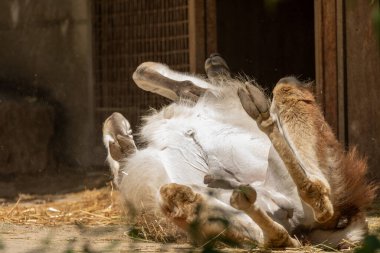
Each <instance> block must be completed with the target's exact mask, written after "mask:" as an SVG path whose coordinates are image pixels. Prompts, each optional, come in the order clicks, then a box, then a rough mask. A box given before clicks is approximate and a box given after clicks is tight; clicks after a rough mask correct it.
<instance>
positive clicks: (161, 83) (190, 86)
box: [133, 62, 209, 102]
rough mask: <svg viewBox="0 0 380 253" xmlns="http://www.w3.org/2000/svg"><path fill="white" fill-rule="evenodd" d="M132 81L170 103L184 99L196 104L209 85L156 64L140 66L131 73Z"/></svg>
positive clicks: (150, 63) (145, 63) (149, 63)
mask: <svg viewBox="0 0 380 253" xmlns="http://www.w3.org/2000/svg"><path fill="white" fill-rule="evenodd" d="M133 80H134V81H135V83H136V84H137V86H139V87H140V88H141V89H143V90H146V91H150V92H153V93H156V94H159V95H161V96H163V97H166V98H168V99H170V100H172V101H177V100H179V99H180V98H185V99H190V100H192V101H194V102H196V101H197V100H198V98H199V97H200V96H201V95H202V94H204V93H205V92H206V90H207V87H208V85H209V84H208V83H207V82H206V81H203V80H202V79H200V78H197V77H195V76H191V75H185V74H182V73H179V72H176V71H173V70H171V69H170V68H169V67H168V66H166V65H164V64H161V63H156V62H144V63H142V64H140V65H139V66H138V67H137V69H136V71H135V72H134V73H133Z"/></svg>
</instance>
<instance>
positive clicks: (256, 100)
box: [238, 85, 334, 223]
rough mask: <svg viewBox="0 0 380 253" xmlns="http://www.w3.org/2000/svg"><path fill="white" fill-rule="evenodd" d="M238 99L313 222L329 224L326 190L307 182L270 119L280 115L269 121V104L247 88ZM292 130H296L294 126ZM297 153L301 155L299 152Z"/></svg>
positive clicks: (315, 181)
mask: <svg viewBox="0 0 380 253" xmlns="http://www.w3.org/2000/svg"><path fill="white" fill-rule="evenodd" d="M238 95H239V97H240V101H241V103H242V105H243V107H244V109H245V110H246V112H247V113H248V114H249V115H250V116H251V117H252V118H253V119H255V120H256V122H257V125H258V126H259V128H260V129H261V130H262V131H263V132H265V133H266V134H267V135H268V137H269V138H270V140H271V141H272V144H273V146H274V147H275V149H276V150H277V152H278V153H279V155H280V157H281V159H282V160H283V161H284V163H285V165H286V167H287V169H288V171H289V174H290V175H291V177H292V178H293V180H294V182H295V184H296V186H297V189H298V192H299V195H300V197H301V199H302V200H303V201H305V202H306V203H307V204H308V205H310V206H311V207H312V208H313V211H314V216H315V219H316V221H318V222H320V223H324V222H326V221H328V220H329V219H330V218H331V217H332V216H333V213H334V211H333V206H332V203H331V200H330V192H329V187H328V186H326V185H325V184H324V183H323V182H322V181H320V180H318V179H313V180H311V179H309V177H308V175H307V173H306V171H305V170H304V169H303V168H302V167H301V165H300V163H299V161H298V160H297V158H296V156H295V154H294V152H293V151H292V150H291V148H290V146H289V144H288V143H287V141H286V140H285V138H284V136H283V135H282V134H281V133H280V130H279V128H278V125H277V124H275V122H274V120H273V118H272V117H273V116H277V117H279V115H272V117H271V115H270V112H269V101H268V99H267V98H266V96H265V95H264V94H263V92H261V91H260V90H259V89H258V88H256V87H255V86H252V85H246V87H245V88H241V89H239V91H238ZM293 127H298V126H297V124H294V126H293ZM300 131H302V129H301V130H300ZM299 152H302V150H300V151H299Z"/></svg>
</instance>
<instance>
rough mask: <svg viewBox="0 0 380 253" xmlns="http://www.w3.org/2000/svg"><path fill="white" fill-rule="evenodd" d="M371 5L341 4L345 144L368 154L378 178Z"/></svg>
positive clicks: (377, 65)
mask: <svg viewBox="0 0 380 253" xmlns="http://www.w3.org/2000/svg"><path fill="white" fill-rule="evenodd" d="M373 4H376V1H372V3H371V2H370V1H360V4H359V2H352V3H351V2H350V4H347V5H346V6H345V10H346V27H345V32H346V45H347V50H346V54H347V111H348V115H347V117H348V118H347V122H348V141H349V144H351V145H357V146H358V148H359V150H360V151H361V152H362V153H364V154H366V155H367V156H368V162H369V167H370V171H371V172H372V174H373V175H374V176H376V177H377V178H378V179H380V170H378V166H379V164H380V156H379V154H380V110H379V98H380V86H379V80H380V49H379V48H378V42H377V41H376V36H375V31H374V27H373V23H372V19H371V13H372V10H373V8H376V7H375V6H374V5H373ZM377 8H378V7H377Z"/></svg>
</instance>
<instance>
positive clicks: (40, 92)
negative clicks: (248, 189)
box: [0, 0, 380, 223]
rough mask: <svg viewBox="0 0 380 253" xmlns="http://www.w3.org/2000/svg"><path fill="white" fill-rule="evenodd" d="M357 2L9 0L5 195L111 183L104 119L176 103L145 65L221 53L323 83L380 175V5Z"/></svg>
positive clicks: (187, 62) (248, 68) (236, 68)
mask: <svg viewBox="0 0 380 253" xmlns="http://www.w3.org/2000/svg"><path fill="white" fill-rule="evenodd" d="M356 2H359V1H344V0H333V1H328V0H315V1H304V0H278V1H270V0H262V1H250V0H239V1H229V0H153V1H151V0H62V1H54V0H33V1H29V0H2V1H0V199H1V203H6V202H7V201H12V200H13V201H14V200H16V201H17V200H18V199H19V196H20V194H32V195H33V194H65V193H73V192H78V191H82V190H85V189H95V188H101V187H104V186H105V185H107V184H108V183H109V181H110V172H109V170H108V167H107V164H106V163H105V159H106V150H105V148H104V146H103V143H102V139H101V135H102V134H101V129H102V122H103V121H104V120H105V119H106V118H107V117H108V116H109V115H110V114H111V113H112V112H115V111H117V112H120V113H122V114H123V115H124V116H125V117H126V118H127V119H128V120H129V121H130V122H131V125H132V129H133V130H134V132H137V131H138V129H139V126H140V124H141V117H142V116H143V115H145V114H146V113H147V112H148V110H149V109H150V108H157V109H159V108H161V107H162V106H164V105H166V104H168V103H170V101H168V100H167V99H165V98H162V97H159V96H158V95H155V94H152V93H147V92H144V91H142V90H140V89H139V88H138V87H137V86H136V85H135V84H134V83H133V80H132V73H133V72H134V70H135V69H136V67H137V66H138V65H139V64H140V63H142V62H144V61H157V62H163V63H166V64H167V65H169V66H170V67H171V68H173V69H175V70H178V71H183V72H190V73H196V74H204V70H203V63H204V60H205V59H206V58H207V56H208V55H209V54H211V53H214V52H218V53H220V54H221V55H222V56H223V57H224V58H225V59H226V60H227V62H228V64H229V66H230V68H231V71H232V72H233V73H235V74H236V75H247V76H249V77H252V78H254V79H255V80H256V81H257V82H258V83H259V84H260V85H261V86H263V87H264V88H265V89H266V90H267V91H268V93H270V91H271V90H272V89H273V87H274V85H275V84H276V82H277V81H278V80H279V79H280V78H282V77H284V76H290V75H291V76H296V77H297V78H299V79H301V80H303V81H305V82H314V87H315V91H316V96H317V98H318V101H319V103H320V105H321V106H322V108H323V110H324V113H325V116H326V118H327V120H328V121H329V123H330V125H331V126H332V128H333V130H334V131H335V133H336V134H337V136H338V138H339V140H340V141H341V142H342V144H343V145H344V146H345V147H348V146H349V145H356V146H357V147H358V149H359V150H360V151H361V152H362V153H363V154H365V155H366V156H367V157H368V162H369V173H370V174H369V175H370V177H371V179H373V180H379V179H380V170H379V169H378V168H377V166H378V164H379V163H380V144H379V141H380V112H379V110H377V108H378V105H379V104H378V97H379V96H380V94H379V92H380V88H379V85H378V83H379V81H378V80H379V79H380V76H379V75H380V71H379V66H380V52H379V50H380V47H379V43H378V41H377V40H376V29H375V28H374V26H373V23H372V19H371V17H372V16H371V13H372V12H373V9H374V8H377V9H376V10H378V8H379V7H378V1H374V2H375V4H377V7H373V6H374V4H373V3H371V4H369V3H368V4H363V3H356ZM379 223H380V222H379Z"/></svg>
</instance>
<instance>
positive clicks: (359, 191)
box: [274, 82, 376, 228]
mask: <svg viewBox="0 0 380 253" xmlns="http://www.w3.org/2000/svg"><path fill="white" fill-rule="evenodd" d="M274 94H275V98H276V102H277V103H276V105H277V106H278V109H279V113H280V115H281V117H282V118H283V120H284V121H287V122H289V123H290V124H295V123H296V124H297V123H298V124H297V126H296V128H297V130H299V129H300V128H302V130H303V131H302V133H301V132H300V131H299V132H298V133H299V135H298V136H297V137H300V138H305V137H307V135H310V136H316V137H317V138H316V145H315V147H316V154H317V160H318V168H319V169H320V170H321V171H322V173H323V174H324V176H325V177H326V178H327V181H328V182H329V184H330V189H331V194H330V198H331V202H332V204H333V207H334V216H333V217H332V219H331V220H329V221H328V222H326V223H325V224H323V225H322V227H323V228H335V227H336V226H337V224H338V222H339V221H340V219H341V218H342V217H344V218H347V219H348V220H349V219H350V218H351V217H353V216H354V215H356V214H358V212H362V211H363V210H364V209H365V208H366V207H368V206H369V205H370V204H371V203H372V201H373V199H374V197H375V191H376V187H375V186H374V185H372V184H369V183H368V182H367V180H366V173H367V163H366V160H365V159H363V158H361V157H360V156H359V154H358V152H357V149H356V148H351V149H350V150H349V151H348V152H345V151H344V150H343V148H342V146H341V145H340V144H339V143H338V141H337V139H336V137H335V135H334V134H333V132H332V130H331V128H330V126H329V125H328V123H327V122H326V121H325V119H324V117H323V115H322V112H321V110H320V108H319V106H318V105H317V103H316V101H315V98H314V96H313V94H312V93H311V92H310V91H309V90H308V89H306V88H303V87H301V86H300V85H299V84H295V83H294V82H290V83H280V84H278V85H277V86H276V88H275V91H274ZM283 111H284V113H282V112H283ZM300 123H301V124H300ZM294 137H296V136H294ZM296 143H297V142H296ZM300 146H302V142H301V143H300Z"/></svg>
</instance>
